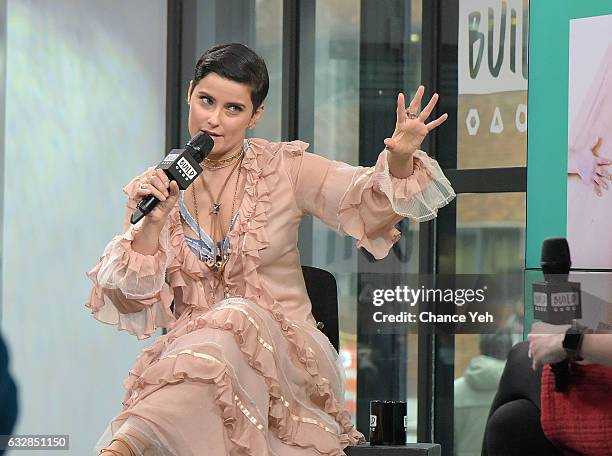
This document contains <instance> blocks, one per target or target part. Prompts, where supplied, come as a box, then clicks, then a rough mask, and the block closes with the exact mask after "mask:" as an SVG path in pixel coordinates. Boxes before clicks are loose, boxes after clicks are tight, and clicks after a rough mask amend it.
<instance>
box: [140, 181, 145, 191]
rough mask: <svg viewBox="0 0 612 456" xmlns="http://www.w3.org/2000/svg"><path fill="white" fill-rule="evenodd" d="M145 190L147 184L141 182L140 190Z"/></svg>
mask: <svg viewBox="0 0 612 456" xmlns="http://www.w3.org/2000/svg"><path fill="white" fill-rule="evenodd" d="M146 189H147V184H146V183H145V182H141V183H140V190H146Z"/></svg>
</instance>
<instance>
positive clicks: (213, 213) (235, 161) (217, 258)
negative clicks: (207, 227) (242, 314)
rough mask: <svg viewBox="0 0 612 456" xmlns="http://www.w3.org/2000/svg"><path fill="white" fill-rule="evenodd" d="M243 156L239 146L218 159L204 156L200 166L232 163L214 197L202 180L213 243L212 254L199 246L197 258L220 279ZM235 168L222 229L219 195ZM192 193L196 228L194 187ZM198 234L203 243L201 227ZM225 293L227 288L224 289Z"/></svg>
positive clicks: (196, 207)
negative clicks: (225, 224) (227, 219)
mask: <svg viewBox="0 0 612 456" xmlns="http://www.w3.org/2000/svg"><path fill="white" fill-rule="evenodd" d="M243 156H244V149H243V148H241V149H240V150H239V151H238V152H237V153H236V154H234V155H232V156H230V157H227V158H222V159H218V160H214V159H210V158H206V159H204V161H203V162H202V166H203V167H204V168H205V169H207V170H211V171H212V170H218V169H221V168H226V167H229V166H232V165H233V168H232V170H231V171H230V172H229V174H228V175H227V177H226V178H225V181H224V182H223V184H222V185H221V187H220V188H219V192H218V193H217V195H216V197H215V196H213V194H212V192H211V190H210V188H209V187H208V185H206V182H205V181H204V180H202V187H203V188H204V191H206V193H207V194H208V196H209V198H210V201H211V206H210V209H209V212H208V213H209V215H210V217H211V233H210V238H211V239H212V244H213V245H212V255H206V254H205V252H203V250H202V248H201V247H200V249H199V258H200V260H201V261H202V262H204V263H205V264H206V266H208V268H209V269H210V271H211V272H212V273H213V274H215V276H217V278H220V279H221V280H222V277H223V270H224V268H225V265H226V264H227V261H228V259H229V257H230V254H231V246H230V245H227V244H226V241H227V233H228V232H229V231H230V229H231V227H232V224H233V222H234V220H235V214H234V210H235V207H236V198H237V196H238V185H239V182H240V173H241V169H242V167H241V166H240V164H241V163H242V158H243ZM236 169H238V175H237V177H236V185H235V187H234V196H233V198H232V209H231V212H230V224H229V226H228V227H227V229H225V230H224V229H223V226H222V223H221V220H220V212H221V207H222V203H221V195H223V191H224V190H225V187H227V184H228V182H229V181H230V179H231V177H232V176H233V175H234V172H235V171H236ZM203 174H204V173H202V175H203ZM192 195H193V206H194V209H195V218H196V224H197V225H198V228H199V227H200V216H199V213H198V199H197V196H196V191H195V188H194V189H193V192H192ZM236 215H237V214H236ZM198 236H199V238H200V243H201V244H203V243H204V241H203V240H202V230H201V229H198ZM226 294H227V290H226Z"/></svg>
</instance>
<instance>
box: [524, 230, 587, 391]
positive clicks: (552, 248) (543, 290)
mask: <svg viewBox="0 0 612 456" xmlns="http://www.w3.org/2000/svg"><path fill="white" fill-rule="evenodd" d="M540 266H541V267H542V272H543V273H544V282H536V283H534V284H533V285H532V292H533V305H534V317H535V318H537V319H538V320H541V321H543V322H546V323H550V324H553V325H559V324H571V323H572V320H573V319H577V318H581V317H582V305H581V299H580V283H577V282H570V281H569V280H568V277H569V272H570V268H571V266H572V261H571V258H570V251H569V245H568V243H567V240H566V239H565V238H548V239H545V240H544V242H543V243H542V254H541V257H540ZM550 367H551V369H552V371H553V374H554V376H555V390H556V391H559V392H563V391H566V390H567V386H568V383H569V361H568V360H567V359H564V360H563V361H560V362H558V363H554V364H551V365H550Z"/></svg>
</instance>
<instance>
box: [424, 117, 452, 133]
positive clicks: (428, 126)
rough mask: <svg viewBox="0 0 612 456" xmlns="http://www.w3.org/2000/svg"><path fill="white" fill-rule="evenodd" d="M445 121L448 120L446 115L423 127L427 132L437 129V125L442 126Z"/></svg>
mask: <svg viewBox="0 0 612 456" xmlns="http://www.w3.org/2000/svg"><path fill="white" fill-rule="evenodd" d="M446 119H448V114H447V113H444V114H442V115H441V116H440V117H438V118H437V119H436V120H432V121H431V122H429V123H428V124H427V125H425V126H426V127H427V131H431V130H433V129H434V128H436V127H438V126H439V125H442V124H443V123H444V122H445V121H446Z"/></svg>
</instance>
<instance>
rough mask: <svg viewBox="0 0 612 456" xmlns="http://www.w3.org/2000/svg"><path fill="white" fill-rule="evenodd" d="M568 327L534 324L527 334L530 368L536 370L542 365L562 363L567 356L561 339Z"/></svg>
mask: <svg viewBox="0 0 612 456" xmlns="http://www.w3.org/2000/svg"><path fill="white" fill-rule="evenodd" d="M569 327H570V325H551V324H549V323H542V322H538V323H534V324H533V326H532V327H531V332H530V333H529V336H528V339H529V357H530V358H531V367H532V368H533V370H537V369H538V368H540V367H541V366H543V365H544V364H554V363H558V362H560V361H563V360H564V359H565V358H566V357H567V354H566V352H565V349H564V348H563V339H564V338H565V333H566V331H567V330H568V328H569Z"/></svg>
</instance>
